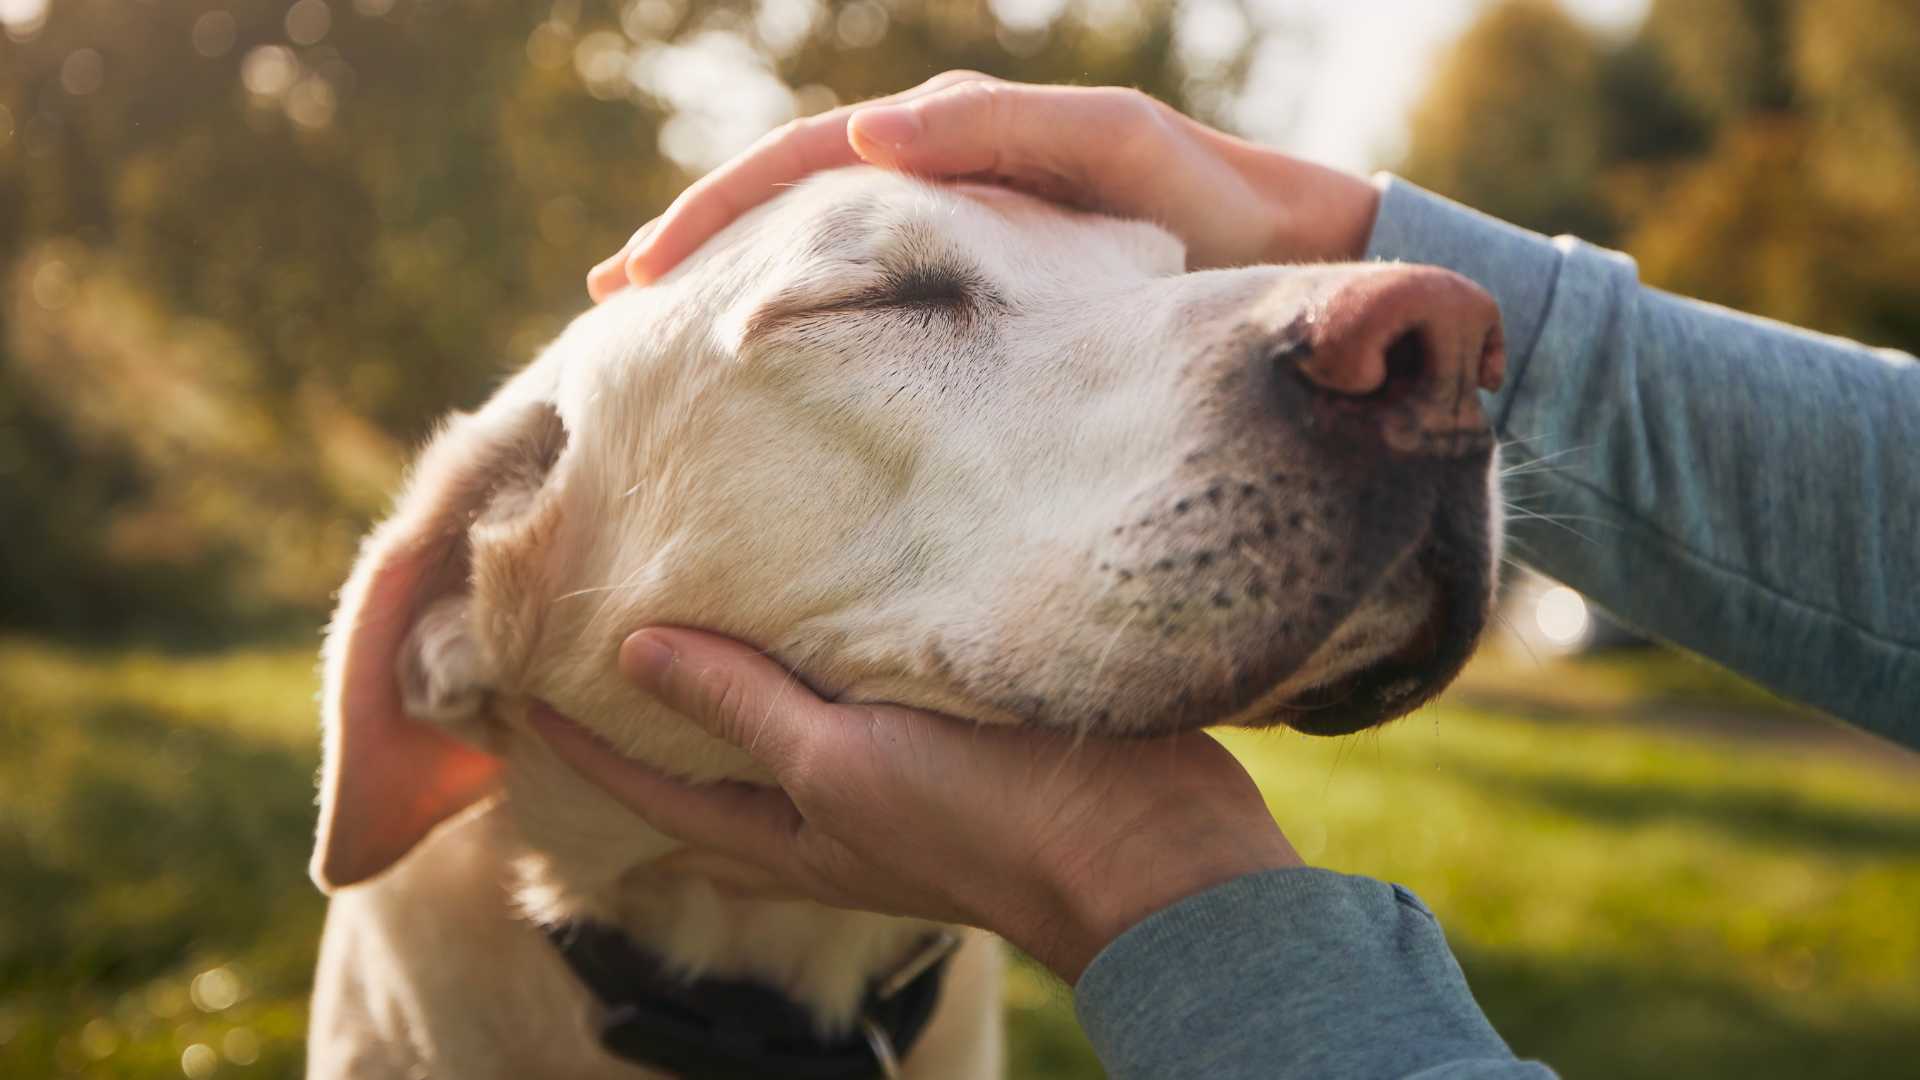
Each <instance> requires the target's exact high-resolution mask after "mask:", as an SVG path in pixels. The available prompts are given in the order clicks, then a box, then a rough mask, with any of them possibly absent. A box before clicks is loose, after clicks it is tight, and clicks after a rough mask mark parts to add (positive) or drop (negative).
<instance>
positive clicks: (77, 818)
mask: <svg viewBox="0 0 1920 1080" xmlns="http://www.w3.org/2000/svg"><path fill="white" fill-rule="evenodd" d="M1503 665H1504V666H1503ZM1722 678H1724V677H1723V676H1717V675H1715V674H1714V673H1713V672H1712V671H1711V669H1707V668H1705V667H1703V666H1701V665H1699V664H1697V663H1694V662H1691V661H1688V660H1686V659H1684V658H1681V657H1677V656H1674V655H1672V654H1666V653H1657V652H1650V651H1641V652H1634V653H1624V654H1618V655H1615V656H1613V657H1608V658H1589V659H1584V660H1580V661H1576V662H1565V661H1562V662H1559V663H1556V664H1554V665H1553V666H1552V667H1550V668H1549V669H1546V670H1542V669H1541V667H1540V666H1539V664H1538V663H1537V662H1531V661H1528V660H1526V659H1524V658H1521V659H1515V658H1512V657H1507V658H1502V657H1500V656H1499V655H1495V654H1488V655H1483V656H1482V657H1481V658H1480V659H1478V660H1476V661H1475V663H1474V665H1473V666H1472V667H1470V668H1469V669H1468V672H1467V674H1466V676H1465V677H1464V678H1463V679H1462V683H1461V688H1460V691H1458V692H1456V693H1454V694H1452V695H1450V696H1449V698H1448V699H1447V700H1446V701H1445V702H1443V703H1442V704H1440V705H1438V706H1436V707H1434V708H1432V709H1430V710H1428V711H1426V712H1423V713H1422V714H1421V715H1420V716H1419V717H1418V718H1417V719H1415V720H1413V721H1411V722H1408V723H1403V724H1397V725H1394V726H1392V727H1390V728H1387V729H1384V730H1382V731H1379V732H1374V733H1369V734H1366V735H1362V736H1355V737H1353V738H1349V739H1306V738H1302V737H1298V736H1290V735H1285V734H1281V733H1246V732H1240V733H1233V734H1231V735H1229V736H1228V741H1229V745H1230V746H1231V748H1232V749H1233V751H1234V752H1235V753H1236V754H1237V755H1239V757H1240V759H1241V760H1242V761H1243V762H1245V763H1246V764H1247V766H1248V768H1249V769H1250V771H1252V773H1253V775H1254V777H1255V779H1256V780H1258V781H1259V783H1260V785H1261V788H1262V790H1264V791H1265V792H1266V794H1267V797H1268V799H1269V801H1270V805H1271V806H1272V808H1273V811H1274V814H1275V816H1276V817H1277V818H1278V819H1279V820H1280V822H1281V823H1282V825H1283V826H1284V827H1285V828H1286V831H1287V835H1288V836H1289V837H1290V838H1292V840H1293V842H1294V844H1295V845H1296V846H1297V847H1299V848H1300V850H1301V852H1302V853H1303V854H1304V855H1306V856H1307V857H1308V858H1309V859H1311V860H1314V861H1315V862H1319V863H1322V864H1324V865H1329V866H1332V867H1333V868H1335V869H1339V870H1344V871H1348V872H1352V873H1362V874H1370V875H1375V876H1382V875H1391V876H1392V878H1393V879H1394V880H1397V881H1402V882H1404V883H1406V884H1407V885H1409V886H1410V887H1412V888H1413V889H1415V890H1416V891H1418V892H1419V893H1420V895H1421V896H1422V897H1424V898H1425V899H1426V900H1427V901H1428V902H1429V903H1431V904H1433V905H1434V907H1435V908H1436V909H1437V910H1439V911H1440V912H1442V913H1443V917H1444V919H1445V921H1446V926H1447V932H1448V937H1449V939H1450V940H1451V942H1452V943H1453V945H1454V947H1455V949H1456V951H1457V953H1458V955H1459V957H1460V961H1461V964H1462V965H1463V966H1464V968H1465V969H1466V972H1467V975H1468V978H1469V979H1470V981H1471V983H1472V985H1473V988H1474V992H1475V993H1476V994H1477V995H1478V996H1479V998H1480V1000H1481V1002H1482V1003H1483V1004H1484V1005H1485V1006H1486V1008H1487V1011H1488V1014H1489V1015H1490V1016H1491V1017H1492V1019H1493V1022H1494V1024H1495V1026H1496V1027H1497V1028H1498V1029H1499V1031H1500V1032H1501V1034H1502V1035H1503V1036H1505V1037H1506V1038H1507V1039H1508V1040H1509V1041H1510V1042H1511V1043H1512V1044H1513V1046H1514V1047H1515V1048H1516V1050H1518V1051H1519V1052H1520V1053H1522V1054H1527V1055H1533V1056H1539V1057H1541V1058H1543V1059H1545V1060H1547V1061H1548V1062H1550V1063H1552V1064H1553V1065H1554V1067H1555V1068H1556V1069H1557V1070H1559V1073H1560V1075H1562V1076H1565V1077H1568V1078H1570V1080H1580V1078H1583V1077H1608V1078H1621V1077H1648V1078H1654V1077H1658V1078H1666V1077H1676V1076H1683V1077H1693V1078H1709V1077H1729V1078H1731V1077H1740V1078H1748V1080H1750V1078H1755V1077H1771V1076H1820V1077H1830V1078H1839V1077H1871V1076H1889V1075H1904V1073H1903V1072H1902V1069H1903V1064H1902V1063H1907V1062H1910V1061H1911V1056H1912V1050H1913V1038H1914V1032H1915V1031H1917V1030H1920V982H1916V981H1915V980H1914V978H1913V973H1914V971H1915V970H1917V969H1920V921H1916V920H1915V919H1914V918H1913V917H1912V908H1913V898H1914V896H1915V895H1920V783H1916V780H1917V779H1920V771H1917V770H1920V759H1916V758H1913V757H1911V756H1899V755H1889V754H1888V753H1887V751H1886V748H1885V746H1884V745H1882V744H1876V743H1874V742H1873V741H1872V740H1870V739H1868V738H1867V737H1866V736H1863V735H1859V734H1858V733H1855V732H1851V731H1848V730H1846V729H1842V728H1839V727H1837V726H1828V725H1825V724H1822V723H1821V722H1819V721H1815V720H1811V719H1809V718H1807V717H1805V716H1804V715H1802V714H1799V713H1796V712H1793V711H1791V710H1789V709H1787V708H1786V707H1784V706H1781V705H1778V704H1775V703H1769V702H1768V701H1766V700H1765V699H1761V698H1752V699H1747V700H1739V701H1738V703H1736V704H1730V703H1729V700H1730V699H1729V698H1727V697H1726V696H1725V695H1724V694H1719V693H1715V694H1713V695H1711V696H1710V697H1709V698H1706V699H1703V698H1702V697H1701V694H1700V691H1702V690H1705V689H1709V688H1710V684H1711V683H1712V682H1713V681H1715V680H1718V679H1722ZM314 679H315V674H314V670H313V660H312V653H311V651H310V650H308V649H304V648H291V649H283V650H258V649H250V650H235V651H232V652H228V653H225V654H223V655H219V656H214V657H199V658H192V659H181V658H180V657H178V656H176V655H171V654H166V653H157V652H148V651H143V650H139V649H134V650H98V649H88V648H77V647H74V646H52V645H47V644H45V643H41V642H30V641H23V640H7V639H0V698H3V699H4V700H6V701H7V702H8V709H6V710H5V711H0V866H4V867H6V872H5V873H4V874H0V1076H6V1077H15V1076H19V1077H41V1076H54V1075H81V1076H88V1077H101V1078H106V1077H164V1076H172V1077H179V1076H181V1075H183V1074H184V1075H186V1076H190V1077H204V1076H213V1077H220V1076H256V1077H295V1076H298V1075H300V1070H301V1059H302V1051H301V1045H302V1041H303V1039H304V1037H305V1036H304V1030H305V1019H306V1009H307V1000H306V999H307V991H308V987H309V985H310V980H311V977H312V971H313V957H314V954H315V947H316V938H317V935H318V934H319V930H320V919H321V914H322V909H323V907H324V904H325V900H324V898H322V897H321V896H320V895H319V894H318V893H316V892H314V891H313V889H312V887H311V886H310V885H308V883H307V880H306V875H305V863H306V854H307V844H308V841H309V839H310V837H311V831H310V829H311V820H312V818H311V815H312V802H311V800H312V786H311V783H310V778H311V777H312V775H313V770H314V767H315V764H316V762H317V759H318V754H319V747H318V746H317V745H316V743H315V740H314V739H313V737H312V730H313V727H312V725H313V720H312V706H311V702H312V697H313V693H314ZM1575 688H1578V689H1577V691H1576V690H1575ZM1542 721H1548V722H1542ZM1006 1004H1007V1017H1008V1021H1009V1027H1010V1031H1011V1037H1012V1045H1011V1048H1010V1061H1011V1063H1012V1065H1011V1067H1010V1069H1009V1070H1008V1075H1009V1076H1011V1077H1016V1078H1029V1077H1044V1078H1054V1080H1065V1078H1086V1080H1093V1078H1095V1077H1098V1076H1100V1075H1101V1073H1100V1069H1099V1066H1098V1064H1097V1063H1096V1062H1095V1061H1094V1060H1093V1058H1092V1055H1091V1053H1090V1051H1089V1049H1088V1047H1087V1044H1086V1040H1085V1037H1084V1036H1083V1035H1082V1034H1081V1033H1080V1030H1079V1028H1078V1026H1077V1025H1076V1024H1075V1022H1074V1017H1073V1009H1072V1002H1071V999H1070V997H1069V995H1068V994H1067V993H1066V991H1065V989H1064V988H1063V987H1062V986H1061V985H1060V984H1059V982H1058V981H1056V980H1054V979H1052V978H1051V977H1050V976H1047V975H1045V974H1044V973H1042V972H1040V971H1038V970H1036V969H1035V968H1033V967H1031V966H1030V965H1026V964H1017V965H1016V966H1015V967H1014V968H1013V969H1012V971H1011V972H1010V973H1009V976H1008V980H1007V994H1006ZM196 1047H198V1049H195V1048H196ZM1908 1071H1910V1070H1908Z"/></svg>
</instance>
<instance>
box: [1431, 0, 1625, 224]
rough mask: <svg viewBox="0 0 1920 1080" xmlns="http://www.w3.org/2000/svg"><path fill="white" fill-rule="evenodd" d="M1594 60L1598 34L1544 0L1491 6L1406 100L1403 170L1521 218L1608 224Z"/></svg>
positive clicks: (1598, 70)
mask: <svg viewBox="0 0 1920 1080" xmlns="http://www.w3.org/2000/svg"><path fill="white" fill-rule="evenodd" d="M1602 59H1603V50H1602V47H1601V45H1600V43H1599V42H1598V41H1596V40H1594V38H1593V37H1592V35H1590V34H1589V33H1587V32H1586V31H1585V30H1584V29H1583V28H1582V27H1581V26H1580V25H1579V24H1577V23H1575V22H1574V21H1573V20H1572V19H1571V18H1570V17H1568V16H1567V14H1566V13H1565V12H1563V11H1561V10H1560V9H1559V8H1557V7H1555V6H1553V5H1552V4H1549V3H1546V2H1544V0H1522V2H1519V3H1505V4H1502V5H1500V6H1498V7H1496V8H1494V9H1493V10H1491V11H1490V12H1488V13H1487V14H1486V16H1484V17H1483V18H1482V19H1481V20H1480V21H1479V22H1478V23H1476V24H1475V25H1474V26H1473V27H1472V28H1471V29H1469V30H1468V31H1467V33H1466V35H1465V36H1464V37H1462V38H1461V40H1460V41H1459V43H1458V44H1457V45H1455V46H1454V48H1453V51H1452V52H1451V53H1450V54H1449V55H1448V56H1447V57H1446V58H1445V59H1444V60H1443V61H1442V62H1441V64H1440V66H1439V68H1438V70H1437V73H1436V74H1435V76H1434V79H1433V82H1432V83H1431V84H1430V86H1429V88H1428V90H1427V94H1426V97H1425V99H1424V100H1423V101H1422V102H1421V103H1420V105H1419V106H1418V107H1417V108H1416V109H1415V111H1414V114H1413V118H1412V123H1413V138H1412V141H1411V143H1410V145H1409V147H1408V152H1407V160H1406V163H1405V165H1404V171H1406V172H1407V173H1408V174H1409V175H1411V176H1414V177H1417V178H1419V179H1420V180H1421V181H1422V182H1424V183H1426V184H1428V185H1430V186H1432V187H1434V188H1436V189H1437V190H1440V191H1445V192H1448V193H1449V194H1452V195H1453V196H1454V197H1456V198H1459V199H1461V200H1463V201H1465V202H1467V203H1469V204H1471V205H1473V206H1481V207H1486V208H1487V209H1488V210H1490V211H1493V212H1496V213H1500V214H1502V215H1503V216H1505V217H1507V218H1508V219H1509V220H1511V221H1514V222H1517V223H1519V224H1522V225H1527V226H1531V227H1534V228H1544V227H1547V226H1549V225H1557V226H1559V227H1562V228H1568V227H1571V228H1573V229H1574V230H1575V231H1579V232H1583V233H1585V234H1587V235H1606V234H1608V233H1610V232H1611V221H1610V218H1609V216H1608V215H1607V213H1606V210H1605V207H1604V205H1603V204H1602V202H1601V200H1600V198H1599V194H1598V191H1597V189H1596V187H1595V181H1596V179H1597V177H1598V172H1599V166H1600V162H1601V157H1602V153H1603V151H1604V149H1605V134H1604V131H1605V127H1604V123H1603V116H1604V114H1603V113H1602V111H1601V108H1600V103H1601V101H1602V97H1601V93H1600V91H1601V86H1602V70H1603V69H1602ZM1495 207H1498V208H1499V209H1498V210H1494V208H1495Z"/></svg>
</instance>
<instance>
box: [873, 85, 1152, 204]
mask: <svg viewBox="0 0 1920 1080" xmlns="http://www.w3.org/2000/svg"><path fill="white" fill-rule="evenodd" d="M1165 122H1166V118H1165V117H1164V116H1162V115H1161V108H1160V106H1158V105H1157V104H1156V103H1155V102H1154V101H1153V99H1151V98H1149V97H1147V96H1146V95H1144V94H1140V93H1138V92H1136V91H1132V90H1123V89H1118V88H1113V87H1098V88H1095V87H1080V86H1029V85H1025V84H1022V83H1006V82H969V83H961V84H959V85H955V86H950V87H948V88H947V89H945V90H942V91H940V92H938V93H933V94H927V95H924V96H921V97H919V98H916V99H914V100H911V101H906V102H901V103H897V104H878V103H876V104H873V105H867V106H863V107H861V108H859V109H858V110H856V111H855V112H854V114H853V116H852V117H851V118H850V119H849V120H848V122H847V139H848V142H849V143H851V144H852V145H853V148H854V149H855V150H856V151H857V152H858V153H859V154H860V156H861V158H862V160H865V161H868V162H870V163H872V164H875V165H882V166H885V167H888V168H894V169H900V170H904V171H909V172H914V173H919V174H922V175H929V176H974V175H990V176H1010V177H1015V178H1018V177H1020V176H1022V175H1024V174H1042V175H1046V176H1051V177H1055V178H1059V179H1064V180H1070V181H1075V182H1085V181H1088V180H1089V179H1091V178H1096V177H1097V175H1098V171H1099V170H1100V169H1101V168H1103V167H1105V166H1108V165H1111V164H1114V158H1115V157H1116V156H1117V154H1118V153H1119V151H1120V149H1121V148H1124V147H1126V146H1128V145H1130V144H1131V143H1132V142H1133V141H1134V140H1138V139H1141V138H1150V137H1152V136H1153V135H1155V134H1157V133H1158V131H1159V130H1160V129H1161V128H1162V127H1163V126H1164V124H1165Z"/></svg>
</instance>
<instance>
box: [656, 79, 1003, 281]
mask: <svg viewBox="0 0 1920 1080" xmlns="http://www.w3.org/2000/svg"><path fill="white" fill-rule="evenodd" d="M987 78H988V76H986V75H982V74H980V73H979V72H976V71H948V72H943V73H942V74H939V75H936V76H934V77H933V78H931V79H929V80H927V81H926V82H924V83H922V84H920V85H919V86H916V87H914V88H913V89H911V90H906V91H902V92H901V93H898V94H894V95H892V96H891V97H886V98H882V99H880V100H881V101H882V102H895V101H906V100H911V99H912V98H914V97H917V96H921V95H925V94H930V93H937V92H938V91H940V90H943V89H945V88H947V87H949V86H953V85H955V84H956V83H960V82H967V81H975V80H983V79H987ZM858 107H859V106H852V105H849V106H842V107H841V108H838V109H833V110H830V111H828V112H824V113H821V114H820V115H818V116H812V117H808V118H806V119H804V120H796V121H794V122H793V123H790V124H787V125H785V126H783V127H779V128H776V129H774V130H773V131H771V132H769V133H767V134H766V135H765V136H763V137H762V138H761V139H760V140H759V141H758V142H756V143H754V144H753V145H752V146H751V147H749V148H747V150H746V151H745V152H743V153H742V154H740V156H738V157H736V158H734V159H733V160H732V161H729V162H727V163H726V164H725V165H722V166H720V167H719V168H718V169H715V170H714V171H712V172H710V173H708V174H707V175H706V176H703V177H701V178H700V179H699V180H697V181H695V182H694V183H693V184H692V185H691V186H690V187H688V188H687V189H686V190H685V191H683V192H681V193H680V197H679V198H677V199H675V200H673V205H672V206H669V207H668V208H667V212H666V213H665V214H663V215H661V217H660V228H659V229H657V230H655V232H654V233H653V234H652V235H651V236H650V237H649V238H648V239H647V240H646V242H644V243H642V244H639V245H637V246H635V247H634V248H633V249H631V250H630V251H629V252H628V254H627V259H626V274H627V278H628V280H630V281H632V282H633V283H634V284H636V285H645V284H648V283H649V282H653V281H657V280H659V279H660V277H661V275H663V274H665V273H666V272H667V271H669V270H671V269H673V268H674V267H675V266H676V265H678V264H679V262H680V260H681V259H684V258H686V257H687V256H688V255H690V254H692V253H693V251H694V250H695V249H696V248H698V247H699V246H700V245H701V244H704V243H706V242H707V240H708V239H709V238H711V237H712V236H713V234H715V233H717V232H719V231H720V230H721V229H723V228H725V227H726V226H727V225H728V224H730V223H731V222H732V221H733V220H734V219H735V218H738V217H739V216H740V215H742V214H744V213H746V212H747V211H748V210H751V209H753V208H754V207H756V206H758V205H760V204H761V203H763V202H766V201H767V200H768V199H770V198H772V197H773V196H774V195H775V194H776V193H778V192H779V190H780V187H781V185H783V184H790V183H792V182H793V181H796V180H799V179H800V178H802V177H804V176H807V175H810V174H812V173H816V172H820V171H821V170H823V169H831V168H835V167H837V166H841V165H856V164H859V162H860V157H859V155H857V154H855V153H854V152H853V149H852V147H850V146H848V145H847V117H848V116H850V115H852V114H853V112H854V110H855V109H856V108H858Z"/></svg>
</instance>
